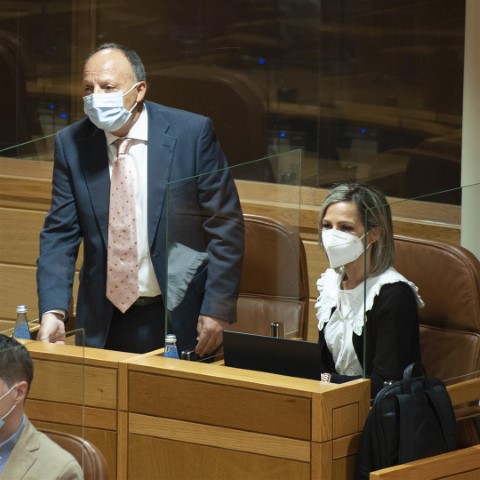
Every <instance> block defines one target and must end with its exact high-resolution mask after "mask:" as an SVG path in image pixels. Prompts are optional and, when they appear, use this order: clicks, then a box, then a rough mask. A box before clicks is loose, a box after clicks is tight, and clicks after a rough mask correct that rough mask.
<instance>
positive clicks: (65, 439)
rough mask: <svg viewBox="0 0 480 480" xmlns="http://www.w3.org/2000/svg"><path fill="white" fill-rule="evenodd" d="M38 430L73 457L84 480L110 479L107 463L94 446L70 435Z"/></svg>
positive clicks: (55, 431) (43, 429)
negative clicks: (80, 468) (81, 471)
mask: <svg viewBox="0 0 480 480" xmlns="http://www.w3.org/2000/svg"><path fill="white" fill-rule="evenodd" d="M40 430H41V431H42V432H43V433H44V434H45V435H48V436H49V437H50V439H51V440H53V441H54V442H55V443H56V444H58V445H60V447H62V448H63V449H64V450H66V451H67V452H69V453H70V454H71V455H73V456H74V457H75V459H76V460H77V462H78V463H79V464H80V466H81V467H82V470H83V474H84V478H85V480H108V479H109V478H110V476H109V472H108V465H107V461H106V459H105V457H104V455H103V453H102V452H101V451H100V450H99V449H98V448H97V447H96V446H95V445H93V444H92V443H90V442H89V441H87V440H85V439H83V438H80V437H77V436H76V435H72V434H70V433H66V432H60V431H57V430H50V429H45V428H42V429H40Z"/></svg>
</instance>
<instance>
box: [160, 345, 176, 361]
mask: <svg viewBox="0 0 480 480" xmlns="http://www.w3.org/2000/svg"><path fill="white" fill-rule="evenodd" d="M163 356H164V357H168V358H178V350H177V347H168V348H165V353H164V354H163Z"/></svg>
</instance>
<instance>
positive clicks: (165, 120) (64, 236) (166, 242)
mask: <svg viewBox="0 0 480 480" xmlns="http://www.w3.org/2000/svg"><path fill="white" fill-rule="evenodd" d="M83 84H84V94H85V96H84V107H85V113H86V114H87V116H88V118H85V119H83V120H80V121H78V122H76V123H74V124H72V125H70V126H68V127H66V128H65V129H63V130H61V131H60V132H58V133H57V135H56V143H55V165H54V173H53V190H52V204H51V208H50V211H49V213H48V215H47V217H46V219H45V224H44V226H43V229H42V232H41V234H40V256H39V259H38V269H37V285H38V296H39V311H40V314H41V328H40V331H39V334H38V338H40V339H43V340H49V341H51V342H58V341H60V342H62V341H64V339H65V326H64V320H65V315H66V312H67V311H68V304H69V300H70V298H71V295H72V286H73V278H74V271H75V263H76V259H77V254H78V249H79V246H80V243H81V242H82V241H83V266H82V269H81V272H80V285H79V291H78V299H77V308H76V327H77V328H84V329H85V340H86V341H85V343H86V345H89V346H94V347H100V348H109V349H113V350H122V351H130V352H139V353H141V352H146V351H151V350H153V349H155V348H159V347H161V346H162V345H163V342H164V336H165V333H166V331H165V324H166V323H167V322H166V318H167V316H168V325H169V326H168V329H169V330H170V329H171V330H172V331H173V333H175V334H176V335H177V340H178V344H179V349H180V350H186V349H191V348H196V352H197V354H198V355H200V356H204V355H207V354H209V353H212V352H214V351H215V350H216V349H218V347H219V346H220V345H221V343H222V334H223V329H224V328H225V327H226V326H227V325H228V324H229V323H231V322H233V321H235V313H236V297H237V294H238V288H239V284H240V274H241V264H242V257H243V216H242V212H241V208H240V203H239V199H238V195H237V191H236V188H235V184H234V182H233V179H232V177H231V175H230V172H229V170H228V169H227V168H226V167H227V166H228V165H227V162H226V159H225V157H224V155H223V153H222V151H221V148H220V145H219V142H218V141H217V139H216V137H215V133H214V130H213V126H212V123H211V121H210V120H209V119H208V118H206V117H202V116H200V115H195V114H193V113H189V112H184V111H181V110H175V109H172V108H168V107H165V106H161V105H158V104H155V103H151V102H148V101H144V97H145V93H146V89H147V84H146V78H145V71H144V68H143V64H142V62H141V60H140V58H139V57H138V55H137V54H136V53H135V52H134V51H132V50H130V49H128V48H126V47H123V46H119V45H117V44H105V45H102V46H100V47H99V48H98V49H97V50H96V51H95V52H94V53H93V54H92V55H91V56H90V57H89V58H88V59H87V61H86V63H85V67H84V72H83ZM121 138H130V139H131V140H132V143H131V146H130V150H129V151H128V155H127V157H128V158H129V159H130V161H131V162H132V163H131V166H132V169H133V174H132V175H133V177H134V178H135V201H136V214H137V219H136V225H137V233H136V235H137V237H136V238H137V241H138V242H137V248H138V252H137V253H138V257H137V258H138V296H139V297H138V299H136V300H135V301H134V302H133V304H132V305H131V306H130V307H129V308H127V309H126V310H125V311H122V310H123V309H122V308H120V309H119V308H117V307H116V306H114V305H113V303H112V302H111V301H110V300H109V299H108V298H107V292H106V288H107V287H106V286H107V250H108V249H107V246H108V245H109V238H108V237H109V235H108V231H109V230H108V229H109V203H110V176H111V175H112V169H113V168H114V166H115V165H114V164H115V161H116V160H115V155H116V153H115V141H116V140H118V139H121ZM167 278H168V280H167ZM164 312H167V315H165V314H164ZM197 340H198V343H197Z"/></svg>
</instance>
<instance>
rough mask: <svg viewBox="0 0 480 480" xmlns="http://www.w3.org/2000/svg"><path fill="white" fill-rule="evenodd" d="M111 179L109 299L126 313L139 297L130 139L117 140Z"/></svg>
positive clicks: (108, 265)
mask: <svg viewBox="0 0 480 480" xmlns="http://www.w3.org/2000/svg"><path fill="white" fill-rule="evenodd" d="M115 143H116V145H117V152H118V153H117V157H116V158H115V160H114V162H113V168H112V178H111V182H110V209H109V217H108V252H107V298H108V299H109V300H110V301H111V302H112V303H113V304H114V305H115V306H116V307H117V308H118V309H119V310H120V311H121V312H122V313H124V312H125V311H126V310H127V309H128V308H129V307H130V306H131V305H132V304H133V303H134V302H135V300H137V298H138V250H137V223H136V218H135V187H134V172H133V171H132V166H131V165H130V166H129V164H128V163H129V162H127V161H126V160H127V158H126V157H127V154H128V149H129V148H130V145H131V143H132V139H131V138H122V139H119V140H117V141H116V142H115Z"/></svg>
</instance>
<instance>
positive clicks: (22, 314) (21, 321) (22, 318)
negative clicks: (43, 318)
mask: <svg viewBox="0 0 480 480" xmlns="http://www.w3.org/2000/svg"><path fill="white" fill-rule="evenodd" d="M13 336H14V337H15V338H24V339H28V340H30V339H31V338H32V337H31V335H30V329H29V328H28V321H27V306H26V305H17V320H16V322H15V328H14V329H13Z"/></svg>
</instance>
